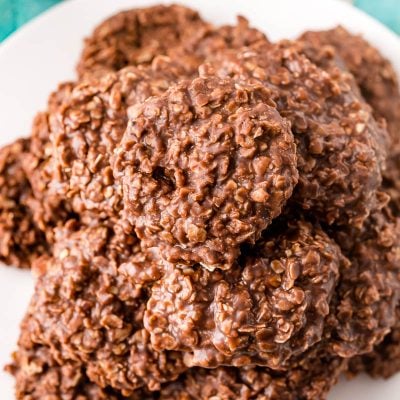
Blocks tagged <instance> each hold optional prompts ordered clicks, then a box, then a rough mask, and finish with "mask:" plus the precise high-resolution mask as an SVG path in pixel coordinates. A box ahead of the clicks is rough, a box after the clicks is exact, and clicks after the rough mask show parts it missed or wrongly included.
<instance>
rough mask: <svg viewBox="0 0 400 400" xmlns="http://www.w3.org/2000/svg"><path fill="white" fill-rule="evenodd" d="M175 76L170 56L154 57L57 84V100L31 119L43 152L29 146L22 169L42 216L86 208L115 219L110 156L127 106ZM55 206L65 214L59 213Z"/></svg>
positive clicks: (116, 195) (116, 193)
mask: <svg viewBox="0 0 400 400" xmlns="http://www.w3.org/2000/svg"><path fill="white" fill-rule="evenodd" d="M180 75H181V70H180V69H179V68H177V67H175V65H174V63H173V62H172V61H171V60H170V59H168V58H162V57H157V58H156V59H155V60H154V61H153V63H152V65H151V66H149V67H146V68H144V67H140V68H139V67H127V68H126V69H123V70H121V71H120V72H118V73H109V74H105V75H104V76H102V77H90V78H88V79H85V80H83V81H81V82H78V83H75V84H73V85H69V86H68V91H66V90H63V89H64V87H61V90H63V92H62V94H61V93H59V97H60V98H61V100H60V104H58V106H57V107H51V106H49V110H48V112H47V113H43V114H40V115H39V116H38V117H37V119H36V124H35V127H36V128H37V129H36V132H38V135H37V136H39V135H40V137H41V139H42V140H41V144H42V147H41V148H42V149H44V150H41V153H40V154H39V155H36V154H35V152H34V151H33V150H32V151H31V152H32V153H33V154H34V157H33V158H32V157H31V159H30V160H29V165H28V167H27V169H33V170H34V171H35V172H34V174H33V177H32V181H33V182H32V183H33V185H34V187H35V188H36V190H35V197H36V198H37V199H38V201H39V202H40V204H42V208H44V210H43V211H42V215H43V214H44V215H50V216H52V215H54V219H56V220H59V221H64V222H65V220H67V219H68V218H69V217H70V213H71V212H72V213H74V214H76V215H78V216H81V215H82V214H84V213H85V212H87V211H89V212H90V213H91V215H92V217H93V219H99V220H102V219H108V218H114V219H115V218H118V213H119V211H120V209H121V207H122V201H121V190H120V188H119V186H118V185H117V184H116V183H115V181H114V178H113V173H112V170H111V167H110V158H111V156H112V154H113V151H114V148H115V147H116V145H117V144H118V143H119V141H120V139H121V137H122V134H123V132H124V131H125V128H126V124H127V120H128V119H127V109H128V107H129V106H131V105H133V104H136V103H137V102H142V101H143V100H145V99H146V98H147V97H149V96H151V95H155V94H160V93H162V92H163V91H165V90H166V89H167V88H168V86H169V85H170V83H171V82H175V81H176V80H179V77H180ZM39 152H40V150H39ZM35 161H36V162H37V164H38V165H37V166H36V167H35ZM61 204H62V205H63V207H60V205H61ZM60 209H61V210H63V209H66V210H67V211H68V212H67V213H64V215H60V211H59V210H60ZM46 219H48V218H44V220H45V221H46Z"/></svg>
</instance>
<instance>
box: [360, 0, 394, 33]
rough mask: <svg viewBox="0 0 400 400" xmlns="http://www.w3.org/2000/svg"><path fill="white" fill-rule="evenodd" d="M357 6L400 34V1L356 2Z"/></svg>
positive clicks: (370, 0) (363, 0)
mask: <svg viewBox="0 0 400 400" xmlns="http://www.w3.org/2000/svg"><path fill="white" fill-rule="evenodd" d="M355 5H356V6H357V7H359V8H361V9H362V10H364V11H365V12H366V13H368V14H370V15H372V16H373V17H375V18H376V19H379V21H381V22H383V23H384V24H385V25H387V26H388V27H390V28H392V29H393V30H394V31H395V32H397V33H399V34H400V0H355Z"/></svg>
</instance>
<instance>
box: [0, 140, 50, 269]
mask: <svg viewBox="0 0 400 400" xmlns="http://www.w3.org/2000/svg"><path fill="white" fill-rule="evenodd" d="M29 146H30V140H29V139H19V140H17V141H16V142H14V143H12V144H10V145H8V146H4V147H3V148H1V149H0V261H1V262H3V263H5V264H8V265H12V266H16V267H20V268H29V267H30V266H31V264H32V261H33V260H35V259H36V258H38V257H40V256H41V255H43V254H45V253H46V252H47V250H48V248H47V244H46V240H45V237H44V235H43V233H42V232H41V231H40V229H39V227H38V226H37V225H36V223H35V221H34V218H33V214H32V211H31V210H30V209H29V207H28V203H29V202H30V199H31V198H32V189H31V186H30V184H29V182H28V178H27V175H26V174H25V172H24V170H23V168H22V160H23V158H24V154H25V153H26V152H27V151H28V149H29Z"/></svg>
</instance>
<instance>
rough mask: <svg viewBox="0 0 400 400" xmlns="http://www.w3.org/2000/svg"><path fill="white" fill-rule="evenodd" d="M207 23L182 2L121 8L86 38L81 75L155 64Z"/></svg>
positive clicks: (79, 65)
mask: <svg viewBox="0 0 400 400" xmlns="http://www.w3.org/2000/svg"><path fill="white" fill-rule="evenodd" d="M203 26H208V24H207V23H206V22H204V21H203V20H202V19H201V18H200V16H199V14H198V13H197V12H196V11H193V10H191V9H189V8H186V7H182V6H179V5H171V6H164V5H157V6H154V7H148V8H143V9H133V10H128V11H123V12H120V13H118V14H116V15H113V16H112V17H110V18H108V19H106V20H105V21H103V22H102V23H101V24H100V25H99V26H98V27H97V28H96V29H95V30H94V32H93V33H92V35H91V36H90V37H89V38H87V39H86V40H85V44H84V48H83V51H82V54H81V58H80V61H79V63H78V66H77V71H78V75H79V76H80V77H82V76H84V75H87V74H92V73H103V72H107V71H108V72H109V71H118V70H120V69H122V68H123V67H126V66H128V65H133V66H135V65H141V64H151V62H152V61H153V59H154V58H155V57H156V56H158V55H167V51H168V49H169V48H171V47H174V46H177V45H178V44H180V43H181V42H183V41H186V40H187V36H188V35H190V34H191V33H192V32H195V31H198V30H199V29H201V28H202V27H203Z"/></svg>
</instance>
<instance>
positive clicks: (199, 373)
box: [159, 354, 347, 400]
mask: <svg viewBox="0 0 400 400" xmlns="http://www.w3.org/2000/svg"><path fill="white" fill-rule="evenodd" d="M346 364H347V362H346V360H344V359H340V358H333V357H329V356H328V357H327V356H323V355H319V354H318V355H316V356H315V355H314V356H310V357H306V358H305V359H304V360H303V361H302V362H301V363H300V364H298V365H296V366H295V367H293V368H292V369H290V370H289V371H286V372H277V371H271V370H268V369H267V368H260V367H256V368H254V367H253V368H251V367H250V368H228V367H219V368H216V369H201V368H192V369H190V370H189V371H188V372H187V373H185V374H183V375H182V376H181V377H180V378H179V380H177V381H176V382H174V383H170V384H168V385H166V386H165V387H164V388H163V389H162V390H161V392H160V397H159V399H160V400H167V399H168V400H169V399H174V400H211V399H224V400H251V399H262V400H264V399H265V400H324V399H326V396H327V394H328V392H329V390H330V389H331V388H332V386H333V385H334V384H335V383H336V382H337V380H338V378H339V375H340V374H341V372H342V371H344V370H345V368H346Z"/></svg>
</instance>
